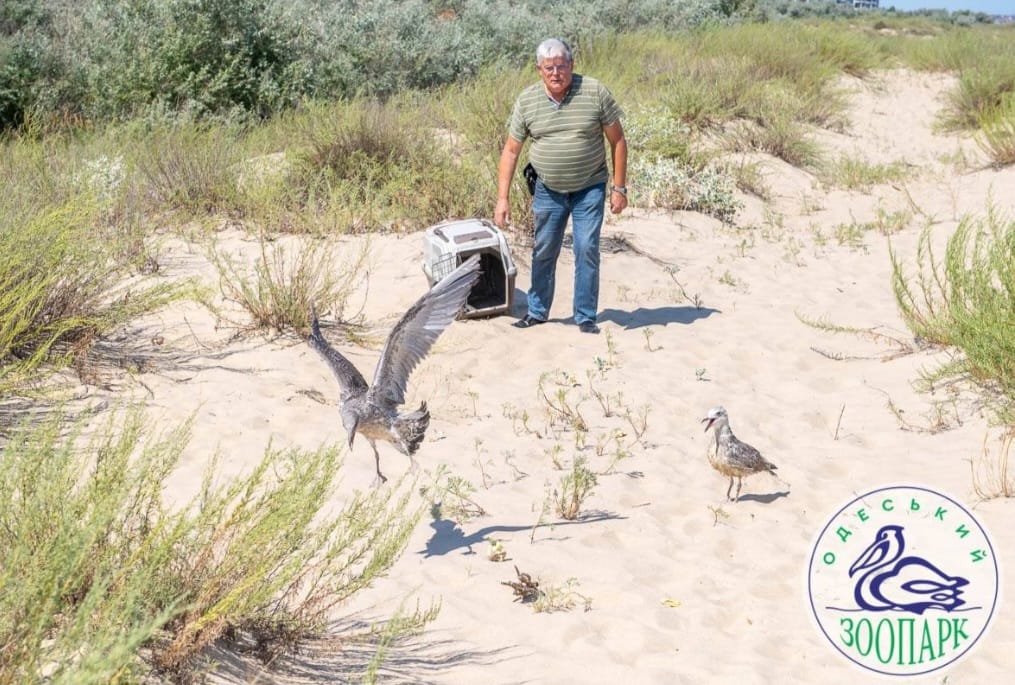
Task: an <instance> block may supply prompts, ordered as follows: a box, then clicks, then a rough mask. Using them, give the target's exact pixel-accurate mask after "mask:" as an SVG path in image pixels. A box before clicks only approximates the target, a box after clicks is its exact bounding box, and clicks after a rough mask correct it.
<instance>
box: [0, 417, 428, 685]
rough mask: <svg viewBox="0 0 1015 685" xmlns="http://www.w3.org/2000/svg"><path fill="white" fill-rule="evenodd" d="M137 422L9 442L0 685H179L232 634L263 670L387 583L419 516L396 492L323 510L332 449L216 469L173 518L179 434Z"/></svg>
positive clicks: (34, 431) (20, 435)
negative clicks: (151, 677) (232, 474)
mask: <svg viewBox="0 0 1015 685" xmlns="http://www.w3.org/2000/svg"><path fill="white" fill-rule="evenodd" d="M145 423H146V420H145V416H144V414H143V413H142V412H141V411H140V410H136V409H133V410H128V411H126V412H123V413H116V414H115V415H112V416H110V417H109V419H108V421H107V422H106V423H105V424H104V425H101V426H97V427H95V429H93V430H86V427H85V426H84V425H82V424H80V423H78V424H75V425H73V426H72V429H71V430H70V431H69V432H68V430H66V428H67V426H66V424H65V423H64V422H63V421H62V420H60V418H59V417H56V418H54V419H52V420H50V421H47V422H45V423H43V424H39V425H36V426H25V427H23V428H22V429H21V430H19V431H16V432H15V433H14V435H13V436H12V437H11V439H10V441H9V442H7V443H6V444H5V445H4V446H3V448H2V449H3V452H2V458H0V655H2V656H3V658H0V683H4V684H8V683H9V684H11V685H15V684H17V685H25V684H31V683H66V684H67V685H71V684H73V685H80V684H88V683H96V684H98V683H109V682H138V681H140V680H141V678H142V677H143V676H144V675H145V673H146V672H148V671H150V670H152V669H153V668H154V669H156V670H158V671H161V672H163V673H165V674H167V675H169V676H170V677H171V678H172V679H173V680H175V681H177V682H188V681H190V680H192V679H193V676H195V675H197V674H199V673H200V671H201V670H202V669H206V668H208V665H207V664H202V663H201V661H200V655H201V652H202V650H203V649H204V648H205V647H206V646H207V645H209V644H211V643H212V642H213V641H215V640H217V639H219V638H222V637H224V636H228V635H238V634H241V633H249V634H250V636H251V637H252V638H253V639H254V640H255V641H256V642H257V643H258V644H259V645H260V647H261V650H262V656H265V657H266V658H269V659H270V658H271V657H272V656H273V655H274V654H276V653H277V652H278V650H281V649H285V648H290V647H294V646H295V645H296V644H298V642H299V640H301V639H303V638H304V637H307V636H308V635H311V634H314V633H315V632H317V631H319V630H321V629H323V627H324V621H325V619H326V617H327V616H328V615H329V613H330V612H331V611H332V610H333V608H334V607H335V606H336V605H338V604H340V603H341V602H343V601H345V600H346V599H348V598H349V597H350V596H351V595H352V594H354V593H355V592H357V591H358V590H360V589H362V588H363V587H365V586H367V585H368V584H370V583H371V582H372V581H373V580H374V579H375V578H377V577H378V576H379V575H381V574H383V573H384V572H385V571H386V570H387V569H388V568H389V567H390V565H391V564H392V563H393V562H394V560H395V559H397V557H398V555H399V554H400V552H401V551H402V549H403V548H404V546H405V544H406V542H407V539H408V535H409V532H410V531H411V530H412V528H413V527H414V526H415V524H416V523H417V522H418V520H419V518H420V516H421V515H422V507H421V505H420V504H419V503H412V504H411V503H410V494H411V491H412V488H411V487H399V486H395V487H393V488H384V489H375V490H372V491H371V492H370V493H367V494H359V493H354V494H353V495H352V496H350V497H348V498H347V499H346V501H345V503H344V505H343V506H342V507H341V508H340V509H339V510H333V506H334V505H333V504H332V503H333V501H334V497H335V487H336V483H337V478H338V474H339V471H340V469H341V464H342V462H341V459H340V458H339V456H338V454H337V452H336V451H335V450H334V449H320V450H317V451H314V452H301V451H297V450H275V449H268V450H267V451H266V452H265V454H264V457H263V458H262V459H261V461H260V463H258V464H257V465H256V466H255V468H254V469H253V470H252V471H251V472H250V473H248V474H246V475H243V476H242V477H240V478H238V479H237V480H235V481H232V482H227V483H222V484H219V483H217V482H216V481H217V476H216V474H215V472H214V460H213V466H212V467H209V470H208V471H207V472H206V474H205V478H204V481H203V484H202V485H201V487H200V489H199V491H198V492H196V493H194V495H193V499H191V500H189V501H182V502H178V503H177V504H176V505H175V506H173V507H170V505H168V504H167V502H166V501H165V500H164V499H163V493H164V491H165V489H166V479H167V478H168V477H169V475H170V473H171V472H172V471H173V470H174V469H175V468H176V466H177V464H178V462H179V459H180V455H181V454H182V452H183V450H184V448H185V446H186V444H187V438H188V434H189V426H188V425H184V426H182V427H180V428H178V429H176V430H174V431H171V432H168V433H166V434H163V435H161V436H159V435H151V434H149V433H148V431H146V430H145V429H144V428H143V427H144V425H145ZM177 494H178V495H179V493H178V492H177ZM184 497H185V495H184Z"/></svg>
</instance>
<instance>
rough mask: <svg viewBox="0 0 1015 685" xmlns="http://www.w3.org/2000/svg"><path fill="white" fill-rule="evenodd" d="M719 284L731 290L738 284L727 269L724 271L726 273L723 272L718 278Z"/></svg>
mask: <svg viewBox="0 0 1015 685" xmlns="http://www.w3.org/2000/svg"><path fill="white" fill-rule="evenodd" d="M719 282H720V283H722V284H723V285H728V286H729V287H731V288H735V287H737V284H738V283H739V281H738V280H737V279H736V277H735V276H734V275H733V274H732V273H730V270H729V269H726V271H724V272H723V274H722V276H720V277H719Z"/></svg>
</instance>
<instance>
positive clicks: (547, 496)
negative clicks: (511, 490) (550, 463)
mask: <svg viewBox="0 0 1015 685" xmlns="http://www.w3.org/2000/svg"><path fill="white" fill-rule="evenodd" d="M551 487H552V486H551V484H550V481H546V482H545V483H544V484H543V500H542V502H541V503H540V505H539V510H538V515H537V516H536V522H535V523H533V524H532V530H531V531H530V532H529V544H530V545H531V544H533V543H535V541H536V530H538V529H539V527H540V526H545V525H547V524H548V521H549V518H550V512H551V511H553V493H552V492H551ZM535 510H536V509H535V507H533V511H535ZM550 525H551V528H552V524H550Z"/></svg>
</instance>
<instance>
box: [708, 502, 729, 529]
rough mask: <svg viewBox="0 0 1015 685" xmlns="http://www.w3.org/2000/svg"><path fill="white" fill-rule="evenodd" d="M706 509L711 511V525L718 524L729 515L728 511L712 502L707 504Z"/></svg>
mask: <svg viewBox="0 0 1015 685" xmlns="http://www.w3.org/2000/svg"><path fill="white" fill-rule="evenodd" d="M708 510H709V511H710V512H712V526H713V527H715V526H718V525H719V524H720V523H722V522H723V521H725V520H726V519H728V518H729V517H730V515H729V512H727V511H726V510H725V509H723V508H722V506H716V505H714V504H710V505H708Z"/></svg>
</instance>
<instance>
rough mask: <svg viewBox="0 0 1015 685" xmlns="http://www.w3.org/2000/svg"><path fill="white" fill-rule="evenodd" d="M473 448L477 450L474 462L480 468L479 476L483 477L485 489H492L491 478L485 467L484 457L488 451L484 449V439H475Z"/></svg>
mask: <svg viewBox="0 0 1015 685" xmlns="http://www.w3.org/2000/svg"><path fill="white" fill-rule="evenodd" d="M472 444H473V447H475V448H476V458H475V459H474V460H473V461H474V463H475V464H476V466H477V468H479V474H480V475H481V476H482V477H483V488H484V489H489V488H490V477H489V476H488V475H487V474H486V466H485V465H484V463H483V461H484V455H485V454H486V450H485V449H483V439H482V438H475V439H474V440H473V443H472Z"/></svg>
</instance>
